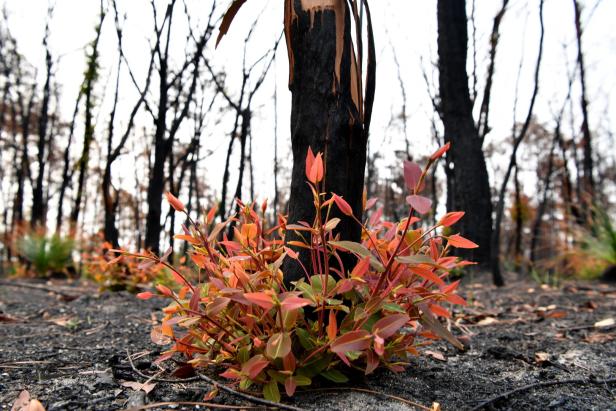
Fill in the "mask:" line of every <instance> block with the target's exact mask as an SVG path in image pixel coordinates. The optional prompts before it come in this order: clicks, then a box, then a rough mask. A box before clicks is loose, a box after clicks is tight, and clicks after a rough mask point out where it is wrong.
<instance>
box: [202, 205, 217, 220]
mask: <svg viewBox="0 0 616 411" xmlns="http://www.w3.org/2000/svg"><path fill="white" fill-rule="evenodd" d="M216 211H218V206H217V205H214V207H212V208H210V211H208V213H207V216H206V217H205V223H206V224H211V223H212V222H213V221H214V219H215V218H216Z"/></svg>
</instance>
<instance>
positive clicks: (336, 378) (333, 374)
mask: <svg viewBox="0 0 616 411" xmlns="http://www.w3.org/2000/svg"><path fill="white" fill-rule="evenodd" d="M321 376H323V377H325V378H327V379H328V380H330V381H332V382H335V383H339V384H341V383H345V382H348V381H349V379H348V378H347V376H346V375H344V374H343V373H341V372H340V371H338V370H334V369H332V370H327V371H323V372H321Z"/></svg>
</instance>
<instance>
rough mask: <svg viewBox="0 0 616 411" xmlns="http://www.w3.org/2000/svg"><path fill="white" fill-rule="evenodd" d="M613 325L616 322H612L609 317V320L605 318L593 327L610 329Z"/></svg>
mask: <svg viewBox="0 0 616 411" xmlns="http://www.w3.org/2000/svg"><path fill="white" fill-rule="evenodd" d="M614 324H616V321H614V319H613V318H611V317H610V318H605V319H603V320H601V321H597V322H596V323H595V327H597V328H603V327H611V326H612V325H614Z"/></svg>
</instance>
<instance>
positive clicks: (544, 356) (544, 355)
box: [535, 352, 550, 364]
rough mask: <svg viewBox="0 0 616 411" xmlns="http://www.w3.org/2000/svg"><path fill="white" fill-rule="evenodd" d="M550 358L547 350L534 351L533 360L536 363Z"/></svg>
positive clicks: (541, 362)
mask: <svg viewBox="0 0 616 411" xmlns="http://www.w3.org/2000/svg"><path fill="white" fill-rule="evenodd" d="M549 360H550V354H548V353H547V352H536V353H535V362H536V363H537V364H543V363H544V362H546V361H549Z"/></svg>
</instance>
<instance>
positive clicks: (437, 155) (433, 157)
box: [430, 143, 451, 161]
mask: <svg viewBox="0 0 616 411" xmlns="http://www.w3.org/2000/svg"><path fill="white" fill-rule="evenodd" d="M449 147H451V143H447V144H445V145H444V146H443V147H441V148H439V149H438V150H436V151H435V152H434V154H432V155H431V156H430V160H432V161H434V160H436V159H438V158H440V157H441V156H442V155H443V154H445V153H446V152H447V151H448V150H449Z"/></svg>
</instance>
